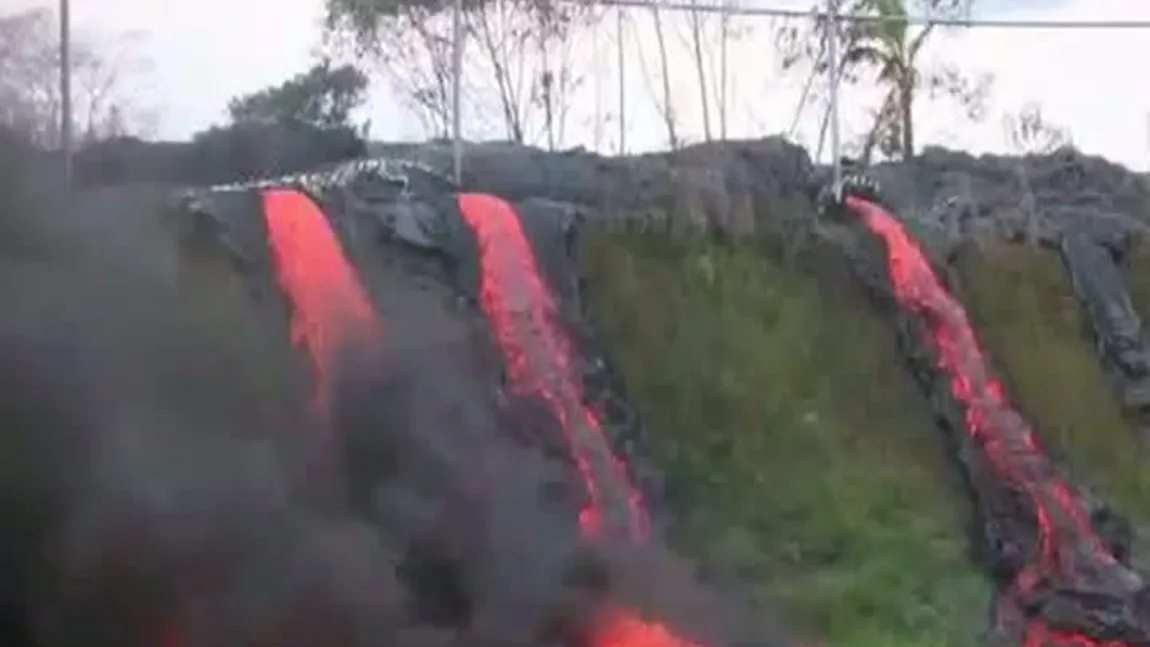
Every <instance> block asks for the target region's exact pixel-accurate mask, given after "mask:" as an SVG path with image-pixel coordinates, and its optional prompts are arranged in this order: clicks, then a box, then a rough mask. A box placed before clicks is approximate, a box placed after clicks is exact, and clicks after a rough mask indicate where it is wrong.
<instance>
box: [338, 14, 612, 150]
mask: <svg viewBox="0 0 1150 647" xmlns="http://www.w3.org/2000/svg"><path fill="white" fill-rule="evenodd" d="M450 8H451V4H450V3H447V2H444V1H443V0H327V31H328V35H329V39H330V40H334V41H336V42H340V41H350V42H351V43H352V44H354V46H355V47H354V51H355V53H356V54H357V55H358V56H360V57H364V56H373V57H374V58H375V59H376V60H378V61H379V62H380V63H382V64H383V67H384V69H385V71H386V72H387V74H388V77H389V79H390V80H391V81H392V83H393V86H394V87H395V88H396V89H397V90H398V91H399V92H400V93H401V94H402V95H404V96H405V97H406V99H407V103H408V104H409V106H411V107H415V108H416V109H417V113H419V114H421V116H422V117H423V118H424V122H425V124H428V125H430V126H431V128H432V130H433V131H434V132H435V134H437V135H446V133H447V130H448V125H449V124H450V121H451V103H452V102H451V98H452V97H451V89H452V87H451V86H452V72H453V70H452V67H453V66H452V47H453V42H452V39H451V32H450V20H449V16H448V13H449V10H450ZM463 12H464V16H463V19H464V29H465V31H466V36H467V40H468V42H469V44H474V45H477V46H478V48H479V54H480V55H479V56H478V57H476V58H474V59H469V61H468V62H469V68H470V69H472V70H474V69H475V67H472V64H473V63H475V64H478V65H477V66H478V68H479V73H478V74H474V73H473V74H469V75H467V76H468V77H470V78H469V83H468V84H465V87H466V88H467V90H468V92H467V94H469V95H472V94H474V92H475V91H477V90H481V89H483V90H490V91H492V92H493V93H494V99H495V101H496V102H497V104H498V106H499V112H498V114H499V117H500V120H501V122H502V125H503V128H504V130H505V132H506V136H507V138H508V139H510V140H512V141H515V142H519V143H524V142H526V141H528V140H534V139H535V137H537V136H538V135H539V134H542V133H545V134H546V135H547V138H548V140H549V145H551V146H552V147H554V146H555V143H556V139H557V137H558V136H559V135H560V133H561V132H562V130H563V129H562V119H563V118H564V116H565V114H566V104H567V101H566V99H567V96H568V95H569V93H571V92H573V91H574V90H575V89H576V88H577V87H578V86H579V84H580V82H581V79H579V78H578V77H577V76H576V75H575V74H573V72H572V70H571V66H570V56H569V52H568V51H567V50H569V48H570V46H571V40H570V37H571V35H572V33H573V29H574V27H575V26H577V25H586V24H588V22H589V21H590V20H592V19H593V17H594V16H596V15H597V14H596V12H594V11H592V7H591V6H590V5H589V4H578V3H566V2H561V1H559V0H464V3H463ZM477 80H479V81H480V82H479V83H478V84H477V83H476V81H477ZM537 109H539V110H541V111H542V112H543V114H544V119H543V125H542V127H539V124H538V120H537V119H536V118H535V117H536V114H537Z"/></svg>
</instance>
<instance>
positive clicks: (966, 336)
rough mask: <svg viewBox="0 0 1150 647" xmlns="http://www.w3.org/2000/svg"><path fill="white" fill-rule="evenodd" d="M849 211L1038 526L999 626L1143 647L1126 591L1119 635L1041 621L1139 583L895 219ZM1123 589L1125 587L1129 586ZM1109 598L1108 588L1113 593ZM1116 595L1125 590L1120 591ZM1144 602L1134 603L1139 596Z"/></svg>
mask: <svg viewBox="0 0 1150 647" xmlns="http://www.w3.org/2000/svg"><path fill="white" fill-rule="evenodd" d="M846 205H847V207H849V208H850V209H851V210H852V211H853V212H854V213H856V214H857V215H858V216H860V217H861V219H862V222H863V224H865V225H866V227H867V228H869V229H870V230H871V231H872V232H874V233H875V234H877V235H878V236H879V237H881V238H882V240H883V241H884V243H885V247H886V250H885V251H886V264H887V271H888V274H889V278H890V282H891V285H892V288H893V290H894V296H895V298H896V299H897V300H898V302H899V303H900V304H901V306H902V307H903V308H904V309H905V310H906V311H907V312H908V313H910V314H912V315H914V316H915V317H917V318H919V320H920V321H921V322H922V323H923V324H925V327H924V330H925V331H928V333H929V334H928V335H924V337H927V338H924V339H920V340H919V341H920V342H922V343H924V344H926V345H927V346H928V347H929V348H930V349H931V351H932V353H933V356H934V358H935V362H936V364H937V369H938V370H939V371H940V372H941V374H942V375H944V376H945V377H946V378H947V381H948V386H949V389H950V392H951V394H952V395H953V397H954V398H955V400H956V401H958V402H959V403H960V404H961V405H962V408H963V412H962V413H963V418H964V423H965V432H966V433H967V434H968V435H969V437H970V439H971V440H972V441H973V444H974V446H976V447H977V448H978V449H979V450H980V451H981V452H982V454H983V456H984V457H985V458H986V459H987V461H988V462H989V464H990V465H991V466H992V468H993V470H994V473H995V474H996V475H997V477H998V478H999V479H1000V480H1001V481H1002V482H1003V484H1004V485H1005V486H1006V487H1007V488H1008V489H1009V490H1010V491H1011V492H1014V493H1016V494H1019V495H1021V497H1022V500H1023V501H1025V502H1026V503H1027V504H1028V505H1029V512H1030V513H1032V515H1033V519H1034V523H1035V525H1036V528H1035V532H1036V536H1037V541H1036V544H1037V546H1036V548H1035V550H1034V551H1032V552H1033V553H1034V554H1031V555H1027V556H1026V562H1025V564H1024V565H1023V566H1022V567H1021V568H1019V569H1017V570H1016V571H1015V572H1014V573H1013V574H1012V577H1013V580H1012V581H1011V582H1010V583H1009V585H1008V586H1006V587H1005V588H1004V590H1003V591H1002V598H1001V604H1000V608H999V626H1000V628H1002V627H1004V626H1005V625H1007V624H1009V623H1010V622H1011V621H1012V620H1013V621H1016V622H1015V623H1014V625H1016V626H1017V628H1016V629H1015V631H1016V632H1017V635H1019V636H1020V637H1021V644H1022V646H1023V647H1043V646H1044V645H1074V646H1076V647H1133V646H1134V645H1146V644H1150V634H1147V633H1146V632H1145V631H1144V630H1142V629H1141V628H1140V627H1141V623H1140V622H1139V620H1138V618H1137V616H1138V615H1139V614H1138V612H1137V609H1136V606H1137V604H1138V601H1137V600H1136V599H1135V596H1134V595H1133V592H1132V591H1127V592H1126V594H1125V595H1118V596H1114V595H1113V594H1110V595H1109V597H1108V599H1107V601H1106V603H1105V604H1107V605H1108V606H1109V607H1119V608H1118V609H1114V608H1109V609H1108V610H1109V611H1115V610H1117V611H1119V612H1120V614H1121V615H1120V616H1119V617H1123V618H1132V619H1133V621H1132V622H1128V623H1124V625H1125V626H1123V627H1107V626H1099V624H1098V623H1097V622H1096V621H1095V622H1090V620H1095V619H1094V618H1090V619H1088V621H1087V622H1081V623H1074V624H1075V625H1076V626H1055V623H1053V622H1051V619H1050V618H1049V617H1047V614H1046V613H1045V612H1046V611H1047V610H1048V609H1049V608H1050V607H1051V606H1054V605H1055V602H1054V601H1053V598H1055V597H1062V598H1063V599H1064V600H1066V599H1069V600H1088V599H1090V598H1091V594H1094V595H1093V597H1094V598H1095V599H1098V598H1104V599H1105V598H1107V595H1106V594H1103V595H1101V596H1100V595H1098V593H1099V592H1100V591H1106V590H1107V589H1108V588H1109V587H1108V585H1114V583H1115V582H1121V581H1123V580H1125V581H1126V582H1130V581H1137V580H1138V576H1137V575H1136V574H1134V573H1132V572H1131V571H1129V570H1128V569H1127V568H1126V567H1124V566H1123V565H1121V564H1119V563H1118V560H1117V559H1115V557H1114V555H1113V554H1111V552H1110V551H1109V550H1108V549H1107V547H1106V546H1105V544H1104V542H1103V541H1102V540H1101V539H1100V538H1099V536H1098V534H1097V533H1096V531H1095V529H1094V528H1093V527H1092V523H1091V520H1090V517H1089V515H1088V514H1087V511H1086V510H1085V509H1084V507H1083V505H1082V503H1081V501H1080V500H1079V497H1078V495H1077V494H1076V493H1075V491H1074V489H1073V488H1072V487H1071V485H1070V484H1069V483H1068V482H1067V481H1066V480H1065V479H1064V478H1063V477H1061V476H1060V475H1059V474H1058V472H1057V470H1056V469H1055V468H1054V466H1053V464H1052V463H1051V461H1050V460H1049V458H1048V457H1047V456H1046V454H1045V453H1044V451H1043V450H1042V448H1041V446H1040V444H1039V442H1038V440H1037V438H1036V436H1035V433H1034V431H1033V430H1032V429H1031V427H1030V426H1029V425H1028V424H1027V422H1026V421H1025V420H1024V419H1023V417H1022V416H1021V415H1020V414H1019V413H1018V412H1017V411H1016V410H1015V409H1014V408H1013V407H1012V405H1011V404H1010V403H1009V402H1008V401H1007V399H1006V396H1005V390H1004V388H1003V386H1002V384H1001V382H999V381H998V380H997V379H996V378H995V377H994V376H993V375H992V374H991V372H990V369H989V368H988V365H987V362H986V360H985V358H984V356H983V353H982V351H981V349H980V348H979V345H978V342H977V339H976V338H975V335H974V331H973V329H972V328H971V325H970V322H969V321H968V318H967V315H966V312H965V310H964V309H963V307H962V306H961V304H959V302H958V301H957V300H956V299H955V298H954V297H953V296H952V295H951V294H950V293H949V292H948V290H947V289H946V287H945V286H944V285H943V284H942V282H941V281H940V280H939V278H938V276H937V275H936V274H935V272H934V270H933V269H932V267H931V265H930V263H929V261H928V260H927V258H926V256H925V254H924V253H923V250H922V249H921V248H920V246H919V245H918V243H917V242H916V241H915V240H914V239H913V238H911V236H910V235H909V234H908V233H907V231H906V229H905V228H904V227H903V225H902V224H901V223H900V222H899V221H898V219H896V218H895V217H894V216H893V215H891V214H890V213H888V212H887V211H885V210H884V209H882V208H881V207H879V206H877V205H875V204H874V203H872V202H870V201H867V200H865V199H862V198H859V197H857V196H848V197H847V198H846ZM1127 588H1128V587H1127ZM1110 590H1115V589H1110ZM1117 590H1119V591H1122V590H1123V587H1121V586H1118V589H1117ZM1138 597H1141V596H1138Z"/></svg>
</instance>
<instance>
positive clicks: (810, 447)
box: [584, 232, 990, 647]
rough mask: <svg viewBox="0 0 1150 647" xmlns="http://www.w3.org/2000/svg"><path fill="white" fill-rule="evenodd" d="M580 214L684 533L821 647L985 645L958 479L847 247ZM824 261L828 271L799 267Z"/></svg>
mask: <svg viewBox="0 0 1150 647" xmlns="http://www.w3.org/2000/svg"><path fill="white" fill-rule="evenodd" d="M783 256H784V255H782V254H778V253H773V252H771V251H770V250H768V249H767V248H765V247H762V246H759V245H752V244H749V243H730V242H716V241H713V240H707V239H705V238H703V237H700V236H694V235H689V234H681V233H680V234H651V233H646V234H638V233H623V232H612V233H606V232H597V233H596V232H589V234H588V243H587V245H586V257H585V259H584V263H585V269H586V271H587V273H588V278H589V279H590V283H589V285H590V295H589V304H590V306H591V308H592V309H593V314H594V319H595V321H596V325H597V326H598V328H599V332H600V334H601V335H602V336H603V338H604V341H605V342H606V343H607V345H608V348H609V350H610V352H611V354H612V358H613V360H614V361H615V362H616V363H617V365H618V367H619V369H620V371H621V373H622V375H623V377H624V379H625V381H626V386H627V389H628V393H629V395H630V396H631V398H632V400H633V402H635V404H636V405H637V406H638V407H639V409H640V412H641V414H642V415H643V419H644V422H645V426H646V429H647V433H648V436H649V438H650V441H651V444H652V451H653V452H654V453H655V457H656V459H658V460H659V463H660V465H661V467H662V468H663V469H664V471H665V472H666V474H667V475H668V477H669V480H670V482H671V484H672V485H673V486H679V487H680V488H683V489H685V491H686V493H687V495H688V496H689V499H690V503H691V505H690V506H689V507H690V508H691V509H692V510H703V511H705V512H699V513H692V514H690V515H689V517H687V518H686V519H684V520H683V521H681V522H680V524H679V526H678V527H677V529H676V530H675V535H676V540H677V541H678V542H679V544H680V546H681V547H683V548H685V549H686V550H688V551H689V552H693V553H694V554H696V555H698V556H700V557H701V558H703V560H704V561H705V562H708V563H710V564H712V565H718V566H719V567H721V568H726V569H730V570H732V571H737V572H739V573H740V574H741V575H742V576H743V577H745V578H750V579H751V580H752V581H753V582H755V588H756V590H758V591H760V592H761V594H762V596H763V598H764V600H767V601H769V602H770V603H772V604H774V605H775V606H776V607H781V611H782V612H783V614H784V617H786V618H787V619H788V620H789V621H791V622H793V623H796V624H797V625H798V626H799V628H800V629H802V630H806V631H810V632H811V633H813V634H815V635H816V636H818V637H819V639H820V642H822V643H823V644H826V645H828V647H892V646H894V647H902V646H907V647H909V646H916V647H947V646H955V647H959V646H961V647H966V646H968V645H975V644H978V639H977V635H978V632H979V631H980V630H981V629H982V628H983V627H984V626H985V619H986V615H985V614H986V611H987V608H988V606H987V605H988V603H989V599H990V591H989V588H990V587H989V584H988V582H987V580H986V579H985V578H984V576H983V574H982V573H981V572H980V571H979V569H978V568H977V567H976V566H975V565H973V564H972V563H970V561H969V560H968V557H967V555H966V549H967V537H968V536H967V534H966V533H965V526H964V524H965V516H966V515H967V514H968V510H967V505H966V497H965V493H964V492H962V491H961V489H960V486H959V485H958V479H957V477H956V476H955V472H954V469H953V467H952V466H951V465H950V464H949V462H948V461H947V459H946V454H945V445H944V443H943V440H942V437H941V435H940V433H939V432H938V431H937V428H936V427H935V425H934V422H933V419H932V416H931V412H930V410H929V408H928V406H927V404H926V402H925V400H924V398H922V396H921V395H920V393H919V391H918V389H917V387H916V385H915V384H914V383H913V381H912V380H911V379H910V377H909V376H908V374H907V373H906V372H905V371H904V369H903V368H902V365H901V363H900V361H899V357H898V353H897V351H896V348H895V344H894V333H893V330H892V329H891V328H889V326H888V325H887V324H886V323H885V322H884V321H882V320H881V319H880V318H879V317H878V316H877V315H876V314H873V313H872V311H871V310H870V309H869V308H868V304H867V302H866V300H865V299H864V298H863V296H862V294H861V290H860V289H859V288H857V287H856V285H855V283H854V281H853V280H852V279H850V278H849V277H848V276H847V274H846V272H845V267H844V266H843V261H842V259H841V257H840V255H839V254H837V253H827V252H826V250H821V251H820V250H818V249H810V250H807V251H804V252H802V253H800V254H798V255H796V256H795V257H793V258H791V259H790V260H785V259H784V258H783ZM804 268H818V271H817V272H815V271H813V270H809V269H804Z"/></svg>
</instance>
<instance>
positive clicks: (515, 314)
mask: <svg viewBox="0 0 1150 647" xmlns="http://www.w3.org/2000/svg"><path fill="white" fill-rule="evenodd" d="M458 200H459V210H460V212H461V213H462V214H463V219H464V220H465V221H466V222H467V225H468V227H470V228H471V231H472V232H473V234H474V235H475V239H476V242H477V245H478V247H479V264H480V271H481V274H482V276H481V279H480V281H481V284H480V288H479V300H480V305H481V307H482V308H483V313H484V314H485V315H486V316H487V318H488V320H489V321H490V322H491V324H492V328H493V329H494V331H495V335H496V337H497V339H498V343H499V346H500V349H501V350H502V351H503V356H504V361H505V362H506V364H507V373H508V377H509V381H510V386H511V388H512V389H513V390H514V391H515V392H516V393H517V394H519V395H533V396H538V397H540V398H542V399H543V401H544V403H545V404H546V405H547V408H548V409H549V410H550V412H551V414H552V415H553V416H555V419H556V420H558V421H559V424H560V426H561V428H562V431H563V436H564V439H565V440H566V442H567V447H568V449H569V451H570V453H571V458H572V459H573V460H574V462H575V466H576V468H577V469H578V470H579V474H580V476H581V477H582V479H583V485H584V486H585V487H586V489H587V501H586V504H585V505H584V507H583V509H582V510H581V511H580V513H579V524H580V526H581V527H582V528H583V531H584V533H586V534H588V535H592V536H593V535H597V534H599V533H600V532H602V531H603V525H604V518H605V517H610V519H609V522H610V523H611V524H612V531H614V530H616V529H617V528H620V527H621V528H622V529H625V531H626V532H627V534H628V535H630V536H631V537H632V538H634V539H643V538H645V537H646V535H647V532H648V523H647V513H646V510H644V508H643V501H642V497H641V495H640V493H639V491H638V489H636V488H635V487H634V486H633V485H632V484H631V481H630V477H629V475H628V473H627V468H626V466H625V465H624V464H623V462H622V461H621V460H619V458H618V457H616V456H615V454H614V453H613V452H612V451H611V443H610V441H609V440H608V439H607V437H606V436H605V435H604V433H603V428H602V425H601V424H600V423H599V419H598V416H596V414H595V412H594V411H592V410H591V409H590V408H588V407H587V406H586V405H584V404H583V393H582V387H581V386H580V385H579V384H578V383H577V382H576V379H577V378H576V376H574V375H573V371H574V370H575V369H574V367H575V358H574V353H573V352H572V350H571V347H570V344H569V343H568V342H567V339H566V336H565V335H564V334H563V332H561V330H560V329H559V326H558V322H559V311H558V308H557V306H556V304H555V300H554V298H553V297H552V295H551V290H550V289H549V288H548V287H547V285H546V283H545V281H544V279H543V277H542V276H541V275H540V273H539V267H538V265H537V263H536V262H535V256H534V254H533V253H532V251H531V246H530V243H528V242H527V237H526V236H525V235H524V233H523V228H522V227H521V226H520V224H519V216H518V214H516V212H515V210H514V208H512V207H511V205H509V204H507V203H506V202H505V201H503V200H501V199H499V198H496V197H494V196H490V195H486V194H482V193H462V194H460V195H459V196H458Z"/></svg>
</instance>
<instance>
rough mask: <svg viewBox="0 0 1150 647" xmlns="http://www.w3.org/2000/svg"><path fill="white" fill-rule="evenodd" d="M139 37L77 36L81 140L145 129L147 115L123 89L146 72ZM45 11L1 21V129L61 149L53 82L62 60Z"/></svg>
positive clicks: (75, 66) (76, 78) (74, 51)
mask: <svg viewBox="0 0 1150 647" xmlns="http://www.w3.org/2000/svg"><path fill="white" fill-rule="evenodd" d="M136 44H137V38H136V37H135V36H134V35H133V34H120V35H118V37H117V38H116V39H114V40H112V41H110V42H109V43H99V42H97V41H96V40H95V39H94V38H91V37H90V36H86V35H84V34H80V35H78V36H75V37H74V43H73V45H72V77H73V84H72V87H73V93H74V101H73V104H74V117H73V118H74V119H75V121H76V125H78V126H79V128H77V129H76V130H77V132H78V133H79V134H80V140H81V142H84V141H92V140H98V139H103V138H107V137H113V136H120V135H125V134H128V133H129V132H132V131H133V130H138V129H143V128H144V127H145V124H144V123H143V122H144V121H145V115H144V110H143V109H142V108H141V107H139V106H137V105H135V104H134V103H133V102H132V100H131V99H130V97H129V94H128V92H127V91H126V88H125V83H126V81H127V80H128V78H130V77H131V76H132V75H138V74H141V73H143V72H144V71H146V67H147V66H146V65H145V63H144V62H143V61H142V60H141V59H140V57H139V56H138V55H137V53H136V48H135V46H136ZM57 45H58V37H57V33H56V20H55V18H54V17H53V14H52V12H51V11H50V10H47V9H32V10H29V11H24V12H20V13H16V14H11V15H7V16H0V123H3V124H4V125H6V126H8V127H10V128H13V129H15V130H17V131H20V132H22V133H24V134H25V135H26V136H27V137H28V138H29V139H30V140H31V141H33V142H34V143H36V144H38V145H40V146H44V147H48V148H55V147H58V146H59V144H60V142H59V124H60V118H61V100H60V90H59V85H58V83H57V82H56V81H57V79H58V75H59V69H60V56H59V48H58V46H57Z"/></svg>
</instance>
